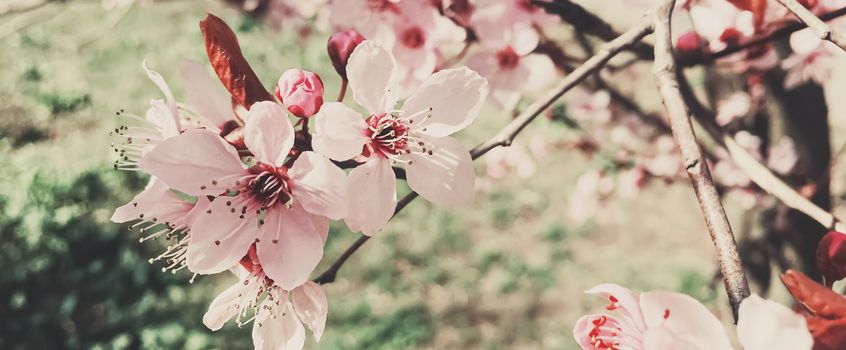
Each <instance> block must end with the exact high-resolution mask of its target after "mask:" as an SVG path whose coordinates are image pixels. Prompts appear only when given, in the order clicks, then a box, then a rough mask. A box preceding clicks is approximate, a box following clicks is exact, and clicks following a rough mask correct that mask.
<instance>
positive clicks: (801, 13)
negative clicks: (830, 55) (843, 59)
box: [778, 0, 846, 51]
mask: <svg viewBox="0 0 846 350" xmlns="http://www.w3.org/2000/svg"><path fill="white" fill-rule="evenodd" d="M778 2H779V3H781V4H782V6H784V7H785V8H787V10H788V11H790V12H792V13H793V14H794V15H795V16H796V18H799V20H800V21H802V22H804V23H805V24H807V25H808V28H810V29H811V30H812V31H814V33H815V34H817V36H818V37H819V38H820V39H821V40H828V41H830V42H831V43H832V44H834V45H837V47H839V48H840V49H841V50H843V51H846V42H844V40H843V37H842V36H840V34H838V33H836V32H834V31H832V30H831V27H829V26H828V24H825V22H823V21H822V20H821V19H820V18H819V17H817V16H815V15H814V14H813V13H811V11H808V9H806V8H805V6H802V4H800V3H799V2H798V1H796V0H778Z"/></svg>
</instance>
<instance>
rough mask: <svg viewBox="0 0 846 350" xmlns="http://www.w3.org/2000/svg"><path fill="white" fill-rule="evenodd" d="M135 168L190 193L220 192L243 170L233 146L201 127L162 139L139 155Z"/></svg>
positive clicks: (231, 183)
mask: <svg viewBox="0 0 846 350" xmlns="http://www.w3.org/2000/svg"><path fill="white" fill-rule="evenodd" d="M138 167H139V168H140V169H141V170H144V171H146V172H148V173H150V174H151V175H153V176H156V177H158V178H159V179H161V180H162V181H164V182H165V183H166V184H167V185H168V186H170V187H171V188H173V189H175V190H177V191H181V192H185V193H187V194H190V195H192V196H200V195H205V194H210V195H216V194H220V192H221V191H222V189H226V188H228V187H231V186H232V185H234V183H235V181H236V180H238V178H239V177H240V176H238V175H240V174H241V173H243V172H244V165H243V163H241V159H240V158H239V157H238V151H236V150H235V147H232V145H230V144H229V143H227V142H226V141H224V140H223V139H222V138H220V136H218V135H217V134H216V133H214V132H211V131H208V130H201V129H193V130H188V131H186V132H184V133H182V134H181V135H179V136H176V137H171V138H169V139H166V140H164V141H162V142H161V143H159V144H158V145H156V147H154V148H153V149H152V150H151V151H150V152H149V153H147V154H146V155H144V157H142V158H141V161H139V162H138ZM213 181H214V182H215V183H216V184H214V185H213V184H212V182H213Z"/></svg>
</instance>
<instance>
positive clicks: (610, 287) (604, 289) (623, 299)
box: [585, 283, 646, 332]
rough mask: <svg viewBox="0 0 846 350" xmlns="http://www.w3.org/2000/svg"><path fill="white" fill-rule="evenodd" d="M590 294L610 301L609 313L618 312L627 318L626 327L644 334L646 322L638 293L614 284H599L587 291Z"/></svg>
mask: <svg viewBox="0 0 846 350" xmlns="http://www.w3.org/2000/svg"><path fill="white" fill-rule="evenodd" d="M585 293H588V294H597V295H599V296H601V297H602V298H605V299H608V302H609V303H608V306H606V309H608V310H609V311H613V310H618V311H619V312H620V313H622V314H623V315H624V316H625V318H624V320H623V322H624V323H625V326H626V327H632V328H634V330H632V332H643V331H644V330H646V322H645V321H644V320H643V314H642V313H641V311H640V301H639V296H638V294H637V293H635V292H633V291H631V290H630V289H628V288H626V287H623V286H620V285H616V284H613V283H603V284H599V285H597V286H595V287H593V288H591V289H590V290H587V291H585Z"/></svg>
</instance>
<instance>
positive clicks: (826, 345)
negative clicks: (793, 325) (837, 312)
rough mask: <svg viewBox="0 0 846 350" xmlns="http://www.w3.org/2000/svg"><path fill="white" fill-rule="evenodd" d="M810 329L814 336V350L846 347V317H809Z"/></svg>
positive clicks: (836, 349)
mask: <svg viewBox="0 0 846 350" xmlns="http://www.w3.org/2000/svg"><path fill="white" fill-rule="evenodd" d="M807 320H808V331H810V332H811V335H813V336H814V350H841V349H843V348H844V347H846V319H842V318H841V319H836V320H828V319H824V318H819V317H808V319H807Z"/></svg>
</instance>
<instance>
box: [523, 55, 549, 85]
mask: <svg viewBox="0 0 846 350" xmlns="http://www.w3.org/2000/svg"><path fill="white" fill-rule="evenodd" d="M520 65H522V66H523V67H526V70H527V71H528V72H529V74H528V76H527V77H526V78H525V81H524V82H523V86H522V88H523V89H524V90H526V91H530V92H534V91H540V90H543V89H544V88H545V87H547V86H548V85H549V84H550V83H552V81H553V80H554V79H555V77H556V76H557V75H558V71H557V70H556V69H555V64H554V63H552V59H550V58H549V56H547V55H541V54H531V55H528V56H525V57H521V58H520Z"/></svg>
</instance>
